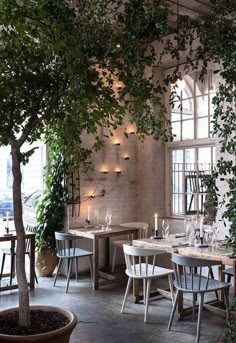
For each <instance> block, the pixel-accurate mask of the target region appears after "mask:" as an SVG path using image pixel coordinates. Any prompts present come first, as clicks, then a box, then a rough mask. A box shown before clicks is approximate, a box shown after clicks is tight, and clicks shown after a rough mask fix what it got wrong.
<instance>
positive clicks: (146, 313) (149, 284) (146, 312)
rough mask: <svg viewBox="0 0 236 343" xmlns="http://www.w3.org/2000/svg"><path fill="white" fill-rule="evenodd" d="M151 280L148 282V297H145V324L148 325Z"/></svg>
mask: <svg viewBox="0 0 236 343" xmlns="http://www.w3.org/2000/svg"><path fill="white" fill-rule="evenodd" d="M151 281H152V280H151V279H148V280H147V291H146V297H145V314H144V323H147V316H148V303H149V297H150V292H151Z"/></svg>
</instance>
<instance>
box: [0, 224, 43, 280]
mask: <svg viewBox="0 0 236 343" xmlns="http://www.w3.org/2000/svg"><path fill="white" fill-rule="evenodd" d="M25 232H26V233H27V232H35V227H34V226H30V225H27V226H26V227H25ZM2 252H3V254H2V265H1V272H0V281H1V280H2V277H3V271H4V266H5V260H6V256H10V285H12V280H13V278H14V276H15V260H16V247H14V249H12V248H10V249H4V250H2ZM25 254H26V255H28V257H29V258H30V239H28V238H26V239H25ZM34 278H35V281H36V282H37V283H38V279H37V276H36V273H35V271H34Z"/></svg>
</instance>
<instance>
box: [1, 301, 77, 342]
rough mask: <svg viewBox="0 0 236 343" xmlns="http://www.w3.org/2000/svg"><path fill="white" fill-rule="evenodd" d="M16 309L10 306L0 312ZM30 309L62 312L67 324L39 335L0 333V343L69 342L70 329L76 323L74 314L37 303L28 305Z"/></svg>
mask: <svg viewBox="0 0 236 343" xmlns="http://www.w3.org/2000/svg"><path fill="white" fill-rule="evenodd" d="M15 310H18V308H17V307H16V308H11V309H7V310H4V311H1V312H0V315H1V316H4V315H5V314H7V313H9V312H11V311H15ZM30 310H43V311H48V312H51V311H53V312H59V313H62V314H64V315H65V316H66V317H67V318H68V319H69V320H70V322H69V324H67V325H66V326H65V327H63V328H61V329H58V330H55V331H51V332H48V333H42V334H39V335H29V336H12V335H1V334H0V342H1V343H13V342H14V343H18V342H19V343H34V342H36V343H37V342H41V343H69V342H70V336H71V334H72V331H73V330H74V328H75V326H76V324H77V318H76V315H75V314H74V313H73V312H71V311H69V310H66V309H63V308H60V307H55V306H44V305H38V306H30Z"/></svg>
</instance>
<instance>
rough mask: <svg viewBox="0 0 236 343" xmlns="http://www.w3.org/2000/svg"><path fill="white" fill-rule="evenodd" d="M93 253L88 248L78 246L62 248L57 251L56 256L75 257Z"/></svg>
mask: <svg viewBox="0 0 236 343" xmlns="http://www.w3.org/2000/svg"><path fill="white" fill-rule="evenodd" d="M91 255H93V253H92V252H91V251H88V250H84V249H80V248H70V249H64V250H61V251H58V252H57V256H58V257H60V258H73V257H74V258H76V257H83V256H91Z"/></svg>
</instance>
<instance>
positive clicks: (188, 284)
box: [174, 274, 231, 293]
mask: <svg viewBox="0 0 236 343" xmlns="http://www.w3.org/2000/svg"><path fill="white" fill-rule="evenodd" d="M181 284H182V287H180V286H179V285H178V283H177V282H176V280H174V286H175V287H176V288H179V289H180V290H181V291H184V292H187V293H207V292H212V291H216V290H220V289H223V288H226V287H230V286H231V284H230V283H228V282H223V281H219V280H215V279H208V285H207V289H206V284H207V277H205V276H201V284H200V286H199V275H194V276H193V284H192V275H191V274H187V275H186V279H185V278H184V276H183V275H182V276H181Z"/></svg>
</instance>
